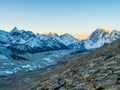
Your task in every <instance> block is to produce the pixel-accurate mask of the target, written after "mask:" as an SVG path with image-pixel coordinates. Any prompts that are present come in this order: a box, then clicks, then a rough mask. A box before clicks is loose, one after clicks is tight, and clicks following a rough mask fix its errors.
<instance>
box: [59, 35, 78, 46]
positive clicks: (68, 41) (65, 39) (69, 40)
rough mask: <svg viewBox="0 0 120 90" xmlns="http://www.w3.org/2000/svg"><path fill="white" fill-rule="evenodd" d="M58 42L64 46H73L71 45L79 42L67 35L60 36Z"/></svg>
mask: <svg viewBox="0 0 120 90" xmlns="http://www.w3.org/2000/svg"><path fill="white" fill-rule="evenodd" d="M60 40H61V42H62V43H63V44H65V45H66V46H68V45H70V44H73V43H76V42H80V40H78V39H76V38H75V37H73V36H72V35H70V34H68V33H65V34H63V35H60Z"/></svg>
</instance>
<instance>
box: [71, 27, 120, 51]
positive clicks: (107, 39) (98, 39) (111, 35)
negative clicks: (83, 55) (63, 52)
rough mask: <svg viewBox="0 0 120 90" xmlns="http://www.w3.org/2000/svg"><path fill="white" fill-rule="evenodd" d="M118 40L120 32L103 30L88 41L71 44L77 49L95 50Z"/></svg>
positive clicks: (98, 30) (99, 30) (100, 29)
mask: <svg viewBox="0 0 120 90" xmlns="http://www.w3.org/2000/svg"><path fill="white" fill-rule="evenodd" d="M117 39H120V31H117V30H113V31H109V30H106V29H103V28H98V29H96V30H95V31H94V32H93V33H92V34H91V35H90V36H89V37H88V38H87V39H85V40H82V41H81V42H80V43H75V44H71V45H70V46H72V45H73V46H72V47H73V48H75V49H81V47H84V48H85V49H87V50H89V49H95V48H99V47H101V46H103V45H105V44H109V43H111V42H113V41H115V40H117Z"/></svg>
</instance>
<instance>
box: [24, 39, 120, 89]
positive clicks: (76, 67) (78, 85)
mask: <svg viewBox="0 0 120 90" xmlns="http://www.w3.org/2000/svg"><path fill="white" fill-rule="evenodd" d="M74 55H76V54H74ZM22 89H23V90H120V40H117V41H115V42H113V43H111V44H110V45H107V46H104V47H102V48H100V49H97V50H95V51H93V52H91V53H90V54H88V55H86V56H84V57H83V58H81V59H78V58H77V60H76V61H74V62H71V63H68V64H67V65H66V66H65V67H64V68H61V69H59V70H57V71H54V72H52V73H49V74H47V75H44V76H43V77H41V78H39V79H37V80H36V81H33V82H32V83H30V84H28V85H27V86H25V87H23V88H22Z"/></svg>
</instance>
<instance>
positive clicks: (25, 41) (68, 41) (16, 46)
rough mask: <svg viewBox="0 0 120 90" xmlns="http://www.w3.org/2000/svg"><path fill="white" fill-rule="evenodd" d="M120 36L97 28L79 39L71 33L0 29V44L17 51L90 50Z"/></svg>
mask: <svg viewBox="0 0 120 90" xmlns="http://www.w3.org/2000/svg"><path fill="white" fill-rule="evenodd" d="M119 38H120V31H117V30H113V31H111V32H108V31H105V30H104V29H102V28H99V29H96V30H95V31H94V32H93V33H92V34H91V35H90V36H89V37H88V38H87V39H85V40H79V39H76V38H75V37H73V36H72V35H70V34H67V33H66V34H63V35H58V34H56V33H54V34H52V33H49V34H34V33H33V32H31V31H25V30H18V29H17V28H16V27H15V28H13V29H12V30H11V31H10V32H7V31H4V30H0V45H1V46H4V47H6V48H8V49H10V50H12V51H15V52H30V53H36V52H42V51H49V50H59V49H78V50H89V49H95V48H99V47H101V46H103V45H105V44H109V43H111V42H113V41H115V40H117V39H119Z"/></svg>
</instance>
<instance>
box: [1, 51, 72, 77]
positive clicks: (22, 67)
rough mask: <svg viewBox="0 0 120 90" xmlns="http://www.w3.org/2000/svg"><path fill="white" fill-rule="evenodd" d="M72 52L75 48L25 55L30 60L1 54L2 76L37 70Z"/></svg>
mask: <svg viewBox="0 0 120 90" xmlns="http://www.w3.org/2000/svg"><path fill="white" fill-rule="evenodd" d="M71 52H74V50H57V51H48V52H42V53H36V54H30V53H29V54H28V53H27V54H25V55H23V57H28V58H29V60H12V59H9V58H7V57H6V56H4V55H0V76H5V75H9V74H14V73H17V72H18V73H19V72H27V71H31V70H37V69H40V68H44V67H46V66H49V65H53V64H56V63H57V62H58V61H60V60H61V59H62V58H63V57H64V56H66V55H68V54H70V53H71Z"/></svg>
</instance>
